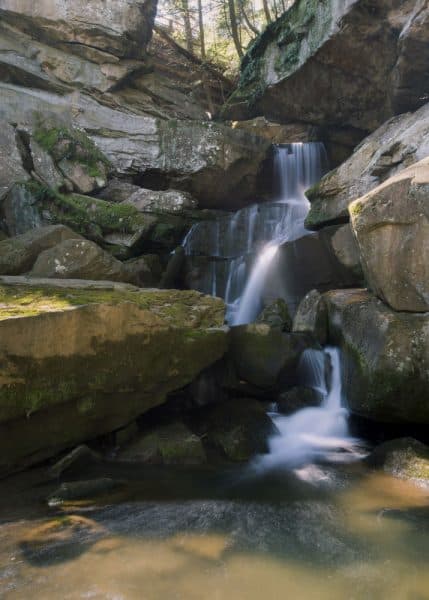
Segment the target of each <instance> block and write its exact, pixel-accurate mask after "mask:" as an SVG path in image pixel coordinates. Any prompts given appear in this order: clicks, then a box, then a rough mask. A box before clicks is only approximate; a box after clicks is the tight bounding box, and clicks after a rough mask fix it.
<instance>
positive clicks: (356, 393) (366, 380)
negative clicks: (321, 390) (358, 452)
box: [324, 289, 429, 424]
mask: <svg viewBox="0 0 429 600" xmlns="http://www.w3.org/2000/svg"><path fill="white" fill-rule="evenodd" d="M324 300H325V302H326V305H327V307H328V319H329V342H330V343H331V344H335V345H339V346H341V349H342V351H343V362H344V369H343V381H344V393H345V397H346V398H347V401H348V405H349V408H350V409H351V410H352V411H353V412H354V413H356V414H358V415H361V416H363V417H366V418H368V419H371V420H374V421H379V422H382V423H421V424H427V423H429V396H428V385H429V379H428V374H429V316H428V314H427V313H426V314H419V313H405V312H395V311H393V310H391V309H390V308H389V307H387V306H386V305H385V304H383V302H381V301H380V300H378V299H377V298H376V297H375V296H372V295H371V294H370V293H368V291H366V290H359V289H357V290H356V289H355V290H343V291H340V290H336V291H332V292H328V293H326V294H325V295H324Z"/></svg>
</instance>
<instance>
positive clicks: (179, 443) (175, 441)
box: [118, 422, 206, 465]
mask: <svg viewBox="0 0 429 600" xmlns="http://www.w3.org/2000/svg"><path fill="white" fill-rule="evenodd" d="M118 458H119V459H120V460H125V461H132V462H141V463H150V464H165V465H172V464H173V465H174V464H176V465H177V464H179V465H189V464H200V463H204V462H206V454H205V452H204V448H203V445H202V442H201V439H200V438H199V437H198V436H197V435H195V434H193V433H192V432H191V431H190V430H189V429H188V428H187V427H186V426H185V425H184V424H183V423H181V422H176V423H171V424H169V425H164V426H160V427H157V428H155V429H152V430H151V431H149V432H147V433H144V434H142V435H141V436H140V437H139V439H138V440H136V441H135V442H132V443H131V444H130V445H128V446H127V447H126V448H124V449H123V450H122V451H121V452H120V453H119V455H118Z"/></svg>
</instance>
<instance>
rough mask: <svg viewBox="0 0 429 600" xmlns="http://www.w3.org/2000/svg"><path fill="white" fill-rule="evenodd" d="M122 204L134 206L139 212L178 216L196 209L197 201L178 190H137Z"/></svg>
mask: <svg viewBox="0 0 429 600" xmlns="http://www.w3.org/2000/svg"><path fill="white" fill-rule="evenodd" d="M124 204H130V205H131V206H134V207H135V208H136V209H137V210H138V211H139V212H143V213H145V212H152V213H153V212H154V213H164V212H165V213H172V214H180V213H183V212H184V211H186V210H192V209H195V208H198V203H197V201H196V200H195V199H194V198H193V197H192V196H191V194H188V193H187V192H181V191H179V190H145V189H143V188H139V189H138V190H136V191H135V192H134V193H133V194H132V195H131V196H129V197H128V198H127V199H126V200H124Z"/></svg>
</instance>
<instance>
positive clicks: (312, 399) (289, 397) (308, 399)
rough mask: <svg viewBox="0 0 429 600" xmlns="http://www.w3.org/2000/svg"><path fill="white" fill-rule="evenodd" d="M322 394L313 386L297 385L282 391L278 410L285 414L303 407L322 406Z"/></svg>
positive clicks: (278, 400)
mask: <svg viewBox="0 0 429 600" xmlns="http://www.w3.org/2000/svg"><path fill="white" fill-rule="evenodd" d="M321 401H322V396H321V394H320V392H318V391H317V390H315V389H313V388H309V387H303V386H296V387H293V388H291V389H290V390H287V391H286V392H282V393H281V394H280V395H279V396H278V398H277V408H278V411H279V412H280V413H282V414H284V415H290V414H292V413H294V412H296V411H297V410H301V409H302V408H308V407H311V406H320V403H321Z"/></svg>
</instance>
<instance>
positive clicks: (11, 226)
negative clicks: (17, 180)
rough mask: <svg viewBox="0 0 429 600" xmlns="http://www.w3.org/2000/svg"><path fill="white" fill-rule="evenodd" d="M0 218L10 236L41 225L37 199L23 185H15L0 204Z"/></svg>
mask: <svg viewBox="0 0 429 600" xmlns="http://www.w3.org/2000/svg"><path fill="white" fill-rule="evenodd" d="M0 219H1V221H2V223H3V226H4V228H5V229H6V231H7V233H8V234H9V235H10V236H15V235H20V234H22V233H25V232H26V231H28V230H29V229H34V228H36V227H41V226H42V225H43V221H42V218H41V216H40V211H39V209H38V199H37V198H36V197H35V196H34V194H33V193H32V192H31V190H30V188H29V187H28V186H27V184H25V185H18V184H17V185H15V186H14V187H13V188H12V189H11V190H10V192H9V193H8V194H7V196H6V198H4V199H3V202H2V203H1V205H0Z"/></svg>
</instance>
